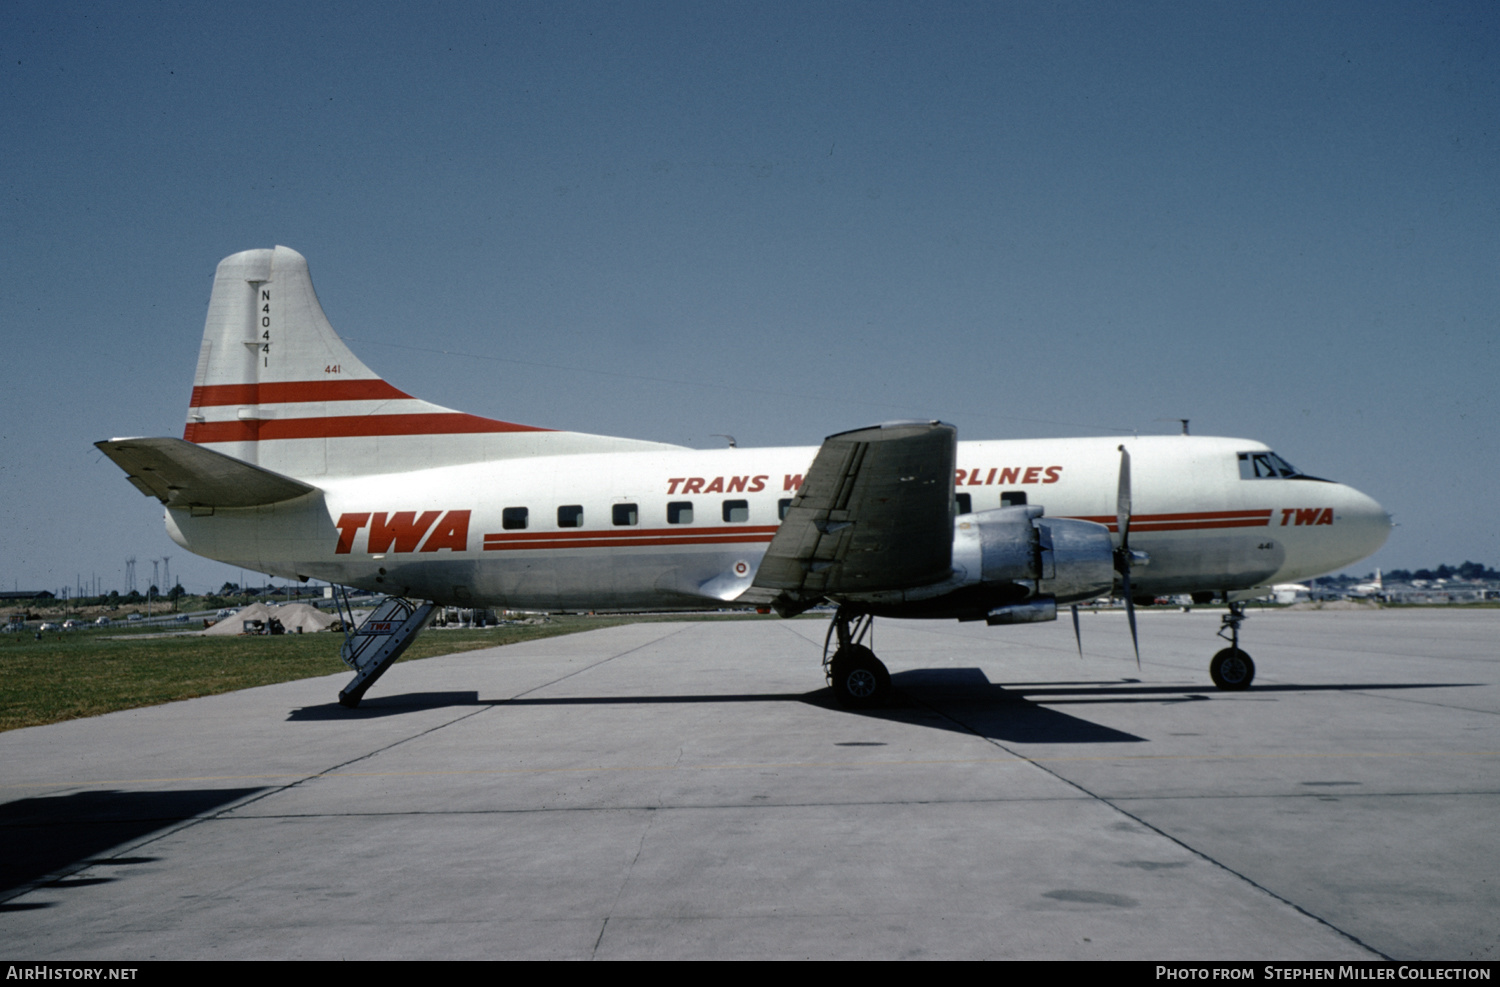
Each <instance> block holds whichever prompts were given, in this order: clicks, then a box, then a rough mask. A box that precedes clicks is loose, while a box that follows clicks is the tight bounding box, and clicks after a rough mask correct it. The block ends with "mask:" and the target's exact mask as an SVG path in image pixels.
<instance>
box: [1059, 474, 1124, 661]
mask: <svg viewBox="0 0 1500 987" xmlns="http://www.w3.org/2000/svg"><path fill="white" fill-rule="evenodd" d="M1115 523H1116V524H1117V525H1118V527H1119V529H1120V547H1119V548H1117V549H1115V571H1116V572H1118V573H1119V574H1120V587H1121V589H1122V590H1123V591H1124V593H1125V617H1126V619H1128V620H1129V621H1130V643H1131V646H1132V647H1134V648H1135V667H1136V668H1137V669H1139V668H1140V667H1141V642H1140V638H1139V637H1138V636H1137V635H1136V630H1135V598H1134V597H1132V596H1131V595H1130V566H1131V562H1132V561H1133V559H1132V558H1131V552H1130V453H1129V452H1128V451H1126V449H1125V447H1124V446H1123V445H1122V446H1120V487H1119V491H1118V492H1117V493H1116V495H1115ZM1073 620H1074V627H1075V630H1076V627H1077V620H1078V615H1077V612H1076V611H1075V612H1074V615H1073ZM1082 648H1083V645H1082V643H1081V642H1080V644H1079V651H1080V653H1081V652H1082Z"/></svg>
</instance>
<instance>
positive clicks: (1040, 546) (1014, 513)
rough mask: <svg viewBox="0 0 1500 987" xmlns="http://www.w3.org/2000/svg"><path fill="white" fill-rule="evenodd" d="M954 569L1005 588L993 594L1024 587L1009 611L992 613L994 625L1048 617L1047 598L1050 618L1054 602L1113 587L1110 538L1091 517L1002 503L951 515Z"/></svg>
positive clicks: (983, 584) (984, 583) (1087, 597)
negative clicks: (1056, 514) (1064, 515)
mask: <svg viewBox="0 0 1500 987" xmlns="http://www.w3.org/2000/svg"><path fill="white" fill-rule="evenodd" d="M953 567H954V569H955V570H957V569H959V568H960V567H962V568H963V569H965V570H966V571H967V574H968V579H969V580H973V578H974V576H975V575H976V574H977V575H978V577H979V578H978V582H979V584H980V586H981V587H994V588H995V589H996V590H997V591H998V590H1005V591H1007V592H1006V593H1003V594H1001V593H997V596H1000V595H1011V594H1012V593H1013V592H1014V590H1015V589H1024V590H1025V591H1026V592H1025V593H1024V600H1019V601H1016V602H1015V603H1014V604H1010V609H1015V611H1016V612H1015V613H1014V614H1013V615H1011V616H1009V617H1008V618H1007V617H1005V616H1002V614H1000V613H996V614H994V615H993V616H994V618H997V619H992V622H993V623H1022V622H1029V621H1033V620H1047V619H1051V618H1049V617H1046V616H1042V615H1041V614H1042V612H1043V611H1045V609H1046V603H1045V602H1044V601H1046V600H1051V601H1052V604H1053V605H1054V610H1053V616H1055V604H1058V603H1076V602H1078V601H1080V600H1092V599H1093V598H1095V597H1097V596H1101V595H1103V594H1105V593H1108V592H1109V591H1110V590H1111V589H1112V588H1113V587H1114V581H1115V565H1114V542H1113V541H1112V540H1111V539H1110V535H1109V529H1108V528H1106V527H1105V526H1104V525H1102V524H1095V523H1094V522H1093V521H1076V520H1073V519H1070V518H1045V517H1043V510H1042V508H1041V507H1040V506H1032V505H1026V506H1022V507H1002V508H1000V509H999V510H995V511H981V512H979V513H978V514H963V515H960V516H959V517H958V518H957V519H956V523H955V524H954V526H953ZM997 609H1000V610H1004V609H1006V607H1004V606H1002V607H1000V608H997Z"/></svg>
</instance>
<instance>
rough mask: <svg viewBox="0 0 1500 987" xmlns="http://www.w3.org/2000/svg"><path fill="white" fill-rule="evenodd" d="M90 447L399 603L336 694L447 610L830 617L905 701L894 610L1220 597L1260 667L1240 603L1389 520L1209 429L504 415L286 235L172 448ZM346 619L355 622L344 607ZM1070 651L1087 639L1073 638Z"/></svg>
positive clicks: (251, 286) (200, 377)
mask: <svg viewBox="0 0 1500 987" xmlns="http://www.w3.org/2000/svg"><path fill="white" fill-rule="evenodd" d="M96 445H97V447H98V448H99V449H100V450H101V451H102V452H103V453H104V454H105V455H106V456H107V457H109V458H110V459H111V460H113V461H114V462H115V463H116V464H117V465H119V466H120V467H121V468H122V469H123V470H124V471H125V473H126V476H127V478H128V479H129V480H130V482H131V483H132V484H133V485H134V486H135V487H136V488H137V489H138V490H140V491H141V492H142V493H143V494H146V495H148V496H154V497H156V498H157V499H158V500H160V501H161V502H162V504H164V505H165V517H166V527H167V531H168V533H169V534H170V536H171V537H172V539H173V540H174V541H175V542H177V544H179V545H181V546H182V547H183V548H185V549H187V550H189V551H191V552H194V553H196V554H198V555H202V556H206V557H208V558H211V559H217V560H219V561H221V562H225V563H228V564H229V565H233V566H239V567H243V568H246V569H253V570H257V571H260V572H266V573H270V574H272V575H277V576H282V577H285V578H288V579H298V580H304V581H305V580H307V579H309V578H316V579H322V580H326V581H327V582H329V583H331V584H334V585H335V586H339V587H355V588H359V589H364V590H369V591H373V592H377V593H383V594H387V597H386V599H385V601H384V602H383V603H382V604H381V606H380V607H378V608H377V609H376V611H375V612H374V613H373V614H372V615H371V616H370V618H369V619H367V620H366V621H365V622H364V623H363V624H361V625H360V626H359V628H358V630H357V631H355V632H347V631H346V642H345V645H344V651H343V656H344V659H345V661H346V662H347V663H349V664H350V666H351V667H353V668H354V669H355V671H356V675H355V678H354V679H353V680H352V681H351V682H350V684H349V686H348V687H346V688H345V689H344V690H342V691H341V692H340V695H339V700H340V702H341V703H343V704H344V705H345V706H349V707H354V706H356V705H358V703H359V701H360V699H361V697H362V696H363V695H364V694H365V691H366V690H367V689H368V688H369V687H370V685H371V684H372V683H373V682H374V681H375V679H376V678H378V677H379V675H380V674H381V673H382V672H383V671H384V670H385V668H387V667H389V665H390V664H391V663H392V662H394V661H395V659H396V657H397V656H399V654H400V652H401V651H402V650H404V648H405V647H406V645H407V644H409V643H410V641H411V639H412V638H413V637H414V636H415V635H416V633H417V632H418V631H420V630H421V629H422V627H423V626H425V624H426V623H427V621H428V619H429V617H430V615H431V613H432V610H433V608H434V607H437V606H460V607H496V608H507V609H515V610H593V611H609V610H620V611H623V610H641V609H651V610H694V609H698V610H701V609H705V608H722V607H745V608H751V607H753V608H756V609H758V610H760V611H761V612H769V610H775V611H776V612H777V613H778V614H780V615H782V616H784V617H789V616H794V615H797V614H800V613H803V612H805V611H807V610H810V609H812V608H813V607H815V606H819V605H828V604H831V605H832V606H833V607H834V614H833V619H832V621H831V623H830V627H829V631H828V635H827V637H826V638H825V642H824V648H823V666H824V673H825V675H826V678H827V681H828V683H829V685H830V686H831V687H832V688H833V692H834V695H835V697H836V698H837V699H838V701H839V702H840V703H842V704H843V705H846V706H851V707H862V706H872V705H878V704H880V703H882V702H884V701H885V700H886V698H887V697H888V694H889V692H890V689H891V682H890V675H889V672H888V671H887V669H886V667H885V665H884V664H883V663H882V662H881V661H880V660H879V659H878V658H877V657H876V656H875V654H874V653H873V652H872V651H871V650H870V648H869V647H867V646H866V645H865V644H864V643H863V642H864V640H865V637H866V635H867V633H868V631H869V629H870V626H871V622H872V621H873V619H874V618H875V617H917V618H933V619H956V620H984V621H986V622H987V623H988V624H991V625H1003V624H1017V623H1031V622H1036V621H1049V620H1056V619H1057V615H1058V608H1059V607H1063V606H1071V608H1072V615H1073V625H1074V631H1075V634H1077V632H1078V604H1080V603H1084V602H1087V601H1092V600H1096V599H1100V598H1104V597H1108V596H1111V595H1119V596H1122V597H1123V598H1124V601H1125V608H1126V613H1127V616H1128V617H1129V624H1130V630H1131V636H1132V641H1133V642H1135V647H1136V656H1137V661H1139V654H1140V651H1139V641H1138V639H1137V635H1136V622H1135V609H1134V608H1135V604H1136V601H1137V600H1142V601H1149V600H1151V599H1152V598H1154V597H1155V596H1157V595H1171V594H1191V595H1192V597H1193V599H1194V601H1195V602H1197V603H1200V604H1204V603H1209V602H1213V601H1218V602H1222V603H1225V604H1227V605H1228V612H1227V614H1226V615H1225V616H1224V617H1223V618H1222V621H1223V622H1222V625H1221V627H1220V629H1219V635H1220V636H1221V637H1223V638H1224V639H1225V640H1227V641H1229V642H1230V646H1229V647H1228V648H1224V649H1222V650H1220V651H1219V652H1218V653H1216V654H1215V655H1214V657H1213V659H1212V661H1211V663H1210V669H1209V671H1210V675H1211V677H1212V679H1213V681H1214V683H1215V684H1216V685H1217V686H1218V687H1219V688H1222V689H1244V688H1248V687H1249V685H1250V683H1251V681H1252V679H1253V678H1254V674H1255V665H1254V662H1253V661H1252V660H1251V658H1250V656H1249V655H1248V654H1246V653H1245V652H1244V651H1242V650H1241V649H1240V647H1239V629H1240V624H1241V622H1242V621H1243V620H1244V618H1245V610H1244V601H1245V600H1247V599H1251V598H1254V597H1256V596H1260V595H1263V594H1264V593H1265V592H1266V588H1267V587H1270V586H1272V585H1274V584H1276V583H1284V582H1291V581H1293V580H1298V579H1302V578H1305V577H1309V576H1313V575H1317V574H1320V573H1324V572H1328V571H1331V570H1334V569H1337V568H1339V567H1341V566H1344V565H1347V564H1349V563H1351V562H1354V561H1357V560H1359V559H1362V558H1364V557H1366V556H1367V555H1369V554H1370V553H1372V552H1374V551H1375V550H1376V549H1378V548H1379V547H1380V546H1381V545H1382V544H1383V543H1384V542H1385V539H1386V537H1387V535H1388V534H1389V533H1390V528H1391V522H1390V518H1389V516H1388V515H1387V514H1386V512H1385V511H1384V510H1382V509H1381V507H1380V505H1379V504H1378V503H1376V502H1375V501H1374V500H1372V499H1371V498H1370V497H1368V496H1366V495H1365V494H1363V493H1360V492H1359V491H1357V490H1354V489H1352V488H1350V487H1348V486H1345V485H1343V484H1340V483H1335V482H1332V481H1329V480H1324V479H1320V478H1317V477H1313V476H1309V475H1307V474H1305V473H1303V472H1301V471H1299V470H1297V469H1295V468H1293V467H1292V466H1291V465H1290V464H1289V463H1287V461H1286V460H1284V459H1282V458H1281V457H1280V456H1277V455H1276V454H1275V453H1274V452H1272V451H1271V450H1270V449H1269V448H1268V447H1267V446H1265V445H1264V444H1262V443H1259V442H1254V441H1250V440H1246V439H1236V438H1216V437H1206V436H1188V435H1186V434H1184V435H1171V436H1142V437H1134V438H1126V439H1120V438H1071V439H1042V440H1007V441H980V442H970V441H965V442H959V441H958V440H957V430H956V429H955V427H954V426H952V425H950V424H947V423H944V422H940V421H900V422H887V423H883V424H878V425H874V426H871V427H868V428H860V429H855V430H853V431H847V432H841V433H838V434H835V435H831V436H829V437H827V438H826V439H825V440H824V441H823V443H822V445H821V446H818V447H793V448H766V449H740V448H720V449H715V450H694V449H688V448H684V447H681V446H675V445H669V444H666V443H659V442H650V441H644V440H638V439H628V438H618V437H612V436H603V435H591V434H586V433H581V432H569V431H560V430H553V429H547V428H542V427H537V426H532V425H522V424H517V423H514V422H508V421H499V420H496V419H490V418H483V417H479V416H476V415H470V414H465V413H462V412H458V411H454V410H452V409H449V408H444V407H441V406H438V405H435V404H431V403H429V402H427V401H424V400H421V399H419V398H415V397H412V396H411V395H408V394H406V393H405V392H403V391H400V390H398V389H397V388H395V387H394V386H392V385H391V384H389V383H387V382H386V381H385V380H384V379H383V378H381V377H380V376H379V375H377V374H376V373H375V372H374V371H372V370H371V369H370V368H369V367H367V366H366V365H365V364H364V363H362V362H361V361H360V360H359V359H358V358H357V357H356V356H355V355H354V353H353V352H352V351H351V350H350V349H349V348H348V346H347V345H345V343H344V342H343V340H342V339H340V338H339V336H338V334H337V333H335V332H334V330H333V327H332V326H331V325H330V324H329V322H328V319H327V317H326V316H325V315H324V312H323V308H322V306H321V304H320V303H319V302H318V298H317V295H316V294H315V293H314V291H313V285H312V280H311V277H310V276H309V273H308V267H307V261H306V260H305V259H304V258H303V257H302V255H301V254H299V253H297V252H296V251H294V250H291V249H289V248H287V247H281V246H278V247H276V248H274V249H256V250H247V251H244V252H241V253H237V254H234V255H232V256H230V257H227V258H225V259H224V260H223V261H222V262H221V263H220V264H219V266H218V269H217V272H216V274H215V278H214V285H213V291H212V295H211V297H210V300H209V307H208V318H207V321H206V324H205V327H204V333H203V342H202V347H201V349H200V351H199V358H198V366H197V372H196V375H195V378H194V382H193V389H192V395H191V398H190V399H189V407H188V416H187V424H186V427H185V429H184V431H183V435H182V438H180V439H178V438H169V437H157V438H116V439H110V440H107V441H103V442H98V443H96ZM351 617H352V613H351ZM1079 652H1080V655H1081V654H1082V645H1081V640H1080V645H1079Z"/></svg>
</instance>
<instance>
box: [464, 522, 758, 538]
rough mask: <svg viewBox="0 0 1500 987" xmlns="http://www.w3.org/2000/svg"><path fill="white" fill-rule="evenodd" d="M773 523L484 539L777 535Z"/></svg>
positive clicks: (521, 534)
mask: <svg viewBox="0 0 1500 987" xmlns="http://www.w3.org/2000/svg"><path fill="white" fill-rule="evenodd" d="M776 527H777V526H776V525H774V524H736V525H734V526H733V527H729V528H724V527H715V528H691V527H685V526H683V527H676V528H629V527H624V526H622V527H619V528H614V529H611V530H605V531H600V530H597V529H596V530H591V531H583V530H579V531H494V532H491V533H489V534H487V535H485V536H484V540H485V541H547V540H551V541H569V540H573V541H590V540H592V539H596V538H618V539H621V540H625V541H630V540H642V539H649V538H660V537H670V538H685V537H689V536H691V537H695V538H713V537H717V536H718V535H749V534H756V535H774V534H775V533H776Z"/></svg>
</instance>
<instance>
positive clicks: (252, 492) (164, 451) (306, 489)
mask: <svg viewBox="0 0 1500 987" xmlns="http://www.w3.org/2000/svg"><path fill="white" fill-rule="evenodd" d="M94 445H96V446H98V448H99V451H100V452H102V453H104V454H105V455H106V456H108V457H109V458H110V459H112V460H114V462H115V465H116V466H118V467H120V468H121V469H122V470H124V471H125V474H126V476H128V477H129V479H130V482H131V483H133V484H135V487H136V489H137V490H139V491H140V492H141V493H143V494H146V495H147V496H150V497H155V498H156V499H157V500H159V501H161V502H162V503H163V504H166V505H167V506H168V507H260V506H262V505H265V504H277V503H280V502H281V501H283V500H291V499H292V498H293V497H301V496H302V495H303V494H308V493H312V492H313V491H314V490H317V489H318V488H317V487H314V486H311V485H310V484H306V483H303V482H302V481H300V480H293V479H292V478H291V477H287V476H282V475H281V474H280V473H273V472H272V471H270V470H268V469H263V468H261V467H259V466H252V465H250V464H249V463H246V462H243V461H241V460H238V459H235V458H234V457H232V456H226V455H224V454H222V453H218V452H214V451H213V450H212V449H205V448H203V447H202V446H200V445H194V444H193V443H191V442H187V441H184V440H182V439H167V438H157V439H110V440H109V441H108V442H95V443H94Z"/></svg>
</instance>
